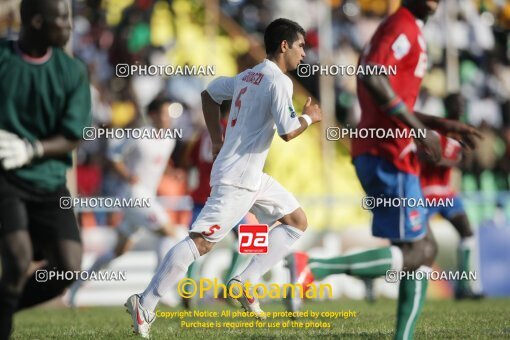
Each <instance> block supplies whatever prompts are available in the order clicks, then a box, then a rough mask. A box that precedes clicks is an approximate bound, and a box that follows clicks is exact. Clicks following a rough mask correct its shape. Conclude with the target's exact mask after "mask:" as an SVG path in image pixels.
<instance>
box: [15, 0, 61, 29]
mask: <svg viewBox="0 0 510 340" xmlns="http://www.w3.org/2000/svg"><path fill="white" fill-rule="evenodd" d="M56 1H60V0H22V1H21V5H20V8H19V12H20V16H21V22H22V23H23V24H28V23H29V22H30V20H32V18H33V17H34V15H36V14H42V16H43V17H46V15H47V14H46V13H47V8H48V6H49V4H50V3H51V2H56Z"/></svg>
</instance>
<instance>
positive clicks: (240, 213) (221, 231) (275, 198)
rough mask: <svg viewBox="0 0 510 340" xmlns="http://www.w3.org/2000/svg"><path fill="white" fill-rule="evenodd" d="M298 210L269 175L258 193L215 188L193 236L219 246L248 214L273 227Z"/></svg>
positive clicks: (194, 226)
mask: <svg viewBox="0 0 510 340" xmlns="http://www.w3.org/2000/svg"><path fill="white" fill-rule="evenodd" d="M299 207H300V205H299V202H298V201H297V200H296V198H295V197H294V196H293V195H292V194H291V193H290V192H288V191H287V190H286V189H285V188H284V187H283V186H282V185H281V184H280V183H278V182H277V181H276V180H274V179H273V178H272V177H271V176H269V175H267V174H263V175H262V181H261V184H260V188H259V190H257V191H250V190H247V189H243V188H238V187H234V186H230V185H215V186H213V187H212V190H211V195H210V196H209V198H208V199H207V202H206V203H205V206H204V208H203V209H202V211H201V212H200V214H199V215H198V217H197V219H196V220H195V223H193V225H192V226H191V230H190V233H200V234H202V236H203V237H204V238H205V239H206V240H207V241H210V242H219V241H221V239H222V238H223V237H225V236H226V235H227V234H228V233H229V232H230V230H232V228H234V227H235V226H236V225H237V223H239V221H241V219H242V218H243V217H244V216H245V215H246V214H247V213H248V212H252V213H253V214H254V215H255V216H256V217H257V220H258V221H259V223H261V224H267V225H269V226H271V225H272V224H273V223H274V222H276V221H277V220H279V219H280V218H282V217H283V216H285V215H288V214H290V213H291V212H293V211H294V210H296V209H298V208H299Z"/></svg>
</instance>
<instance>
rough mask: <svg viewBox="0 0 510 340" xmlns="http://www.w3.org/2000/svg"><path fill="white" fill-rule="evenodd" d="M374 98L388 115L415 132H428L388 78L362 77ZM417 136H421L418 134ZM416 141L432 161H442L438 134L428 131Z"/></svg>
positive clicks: (376, 76)
mask: <svg viewBox="0 0 510 340" xmlns="http://www.w3.org/2000/svg"><path fill="white" fill-rule="evenodd" d="M360 80H361V81H362V83H363V84H364V85H365V87H366V89H367V90H368V92H369V93H370V94H371V95H372V98H373V99H374V100H375V102H376V103H377V104H378V105H379V107H380V108H381V109H382V110H383V111H384V112H385V113H386V114H388V115H391V116H393V117H394V118H395V119H398V120H399V121H401V122H402V123H404V124H405V125H407V126H408V127H409V128H411V129H413V130H416V131H418V130H426V129H427V127H426V125H425V124H423V123H422V121H421V120H420V119H418V117H416V116H414V115H413V114H412V113H411V112H409V110H408V108H407V106H406V104H405V103H404V102H403V101H402V99H401V98H399V97H398V96H397V94H396V93H395V91H394V90H393V88H392V86H391V84H390V81H389V79H388V77H387V76H385V75H381V74H380V73H379V75H376V74H370V75H365V76H362V77H360ZM416 135H417V136H421V134H419V133H417V134H416ZM416 141H417V142H418V143H420V144H422V145H423V147H424V148H425V149H426V150H427V154H428V155H429V157H430V159H431V160H432V161H433V162H434V163H437V162H439V161H440V160H441V146H440V144H439V138H438V137H437V135H436V134H434V133H431V131H430V130H427V133H426V134H425V137H422V138H416Z"/></svg>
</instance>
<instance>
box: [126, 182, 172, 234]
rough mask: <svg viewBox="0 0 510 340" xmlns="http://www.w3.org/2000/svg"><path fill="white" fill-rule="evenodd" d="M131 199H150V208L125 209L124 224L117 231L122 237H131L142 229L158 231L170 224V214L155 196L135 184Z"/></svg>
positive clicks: (131, 190)
mask: <svg viewBox="0 0 510 340" xmlns="http://www.w3.org/2000/svg"><path fill="white" fill-rule="evenodd" d="M130 197H132V198H150V207H147V208H127V209H124V210H123V213H124V217H123V219H122V223H121V224H120V226H119V227H118V229H117V230H118V231H119V232H120V233H121V234H122V235H124V236H126V237H130V236H131V235H133V234H134V233H136V232H137V231H138V230H139V229H140V228H145V229H148V230H150V231H157V230H159V229H161V228H162V227H163V226H165V225H167V224H168V222H169V218H168V214H167V212H166V210H165V209H164V208H163V206H162V205H161V204H159V203H158V201H157V197H156V196H155V195H154V194H151V193H150V192H148V191H147V190H145V188H143V187H142V186H141V185H137V184H135V185H133V186H132V187H131V188H130Z"/></svg>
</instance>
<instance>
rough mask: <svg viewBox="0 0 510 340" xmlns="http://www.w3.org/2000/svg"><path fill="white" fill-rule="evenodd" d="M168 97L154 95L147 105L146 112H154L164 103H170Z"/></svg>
mask: <svg viewBox="0 0 510 340" xmlns="http://www.w3.org/2000/svg"><path fill="white" fill-rule="evenodd" d="M170 102H171V101H170V99H168V98H165V97H156V98H155V99H154V100H152V101H151V102H150V103H149V106H147V113H156V112H159V110H161V107H162V106H163V105H165V104H166V103H170Z"/></svg>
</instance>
